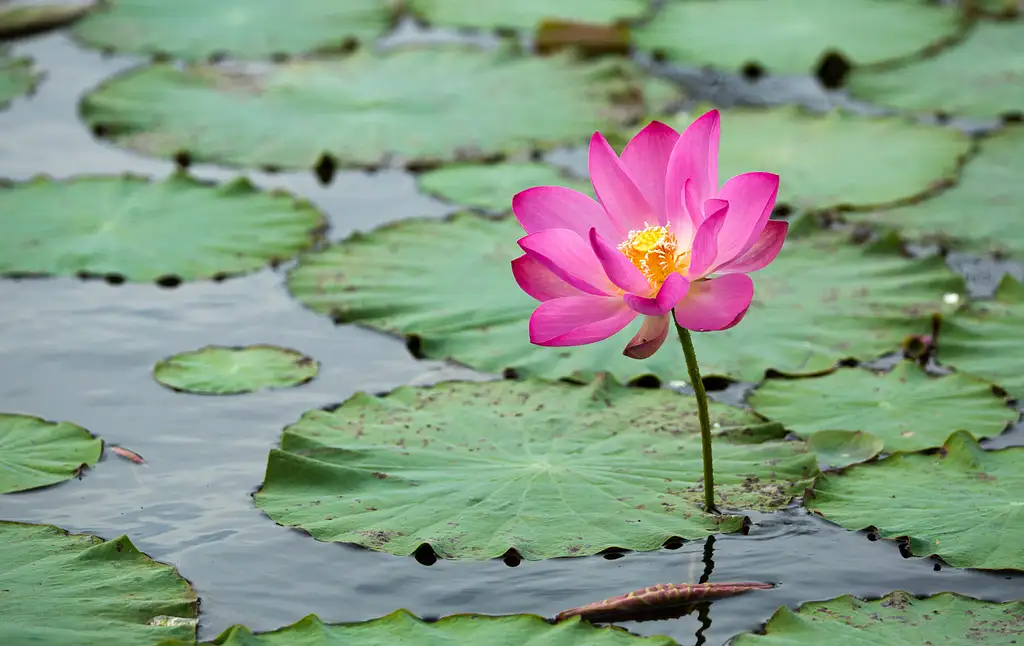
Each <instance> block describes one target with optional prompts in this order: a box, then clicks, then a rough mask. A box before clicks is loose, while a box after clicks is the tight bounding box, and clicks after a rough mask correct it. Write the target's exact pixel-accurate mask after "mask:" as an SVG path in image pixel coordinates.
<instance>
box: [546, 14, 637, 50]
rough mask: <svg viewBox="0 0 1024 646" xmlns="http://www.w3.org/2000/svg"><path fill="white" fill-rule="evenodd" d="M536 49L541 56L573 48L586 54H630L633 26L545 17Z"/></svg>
mask: <svg viewBox="0 0 1024 646" xmlns="http://www.w3.org/2000/svg"><path fill="white" fill-rule="evenodd" d="M533 48H534V51H535V52H537V53H538V54H540V55H541V56H546V55H548V54H551V53H554V52H557V51H559V50H561V49H565V48H573V49H575V50H576V51H578V52H580V53H581V54H582V55H584V56H588V57H589V56H608V55H618V56H629V53H630V49H631V43H630V37H629V26H628V25H624V24H616V25H592V24H589V23H585V22H571V21H564V20H545V21H543V22H541V23H540V25H539V26H538V27H537V34H536V36H535V37H534V40H533Z"/></svg>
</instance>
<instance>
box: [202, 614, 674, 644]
mask: <svg viewBox="0 0 1024 646" xmlns="http://www.w3.org/2000/svg"><path fill="white" fill-rule="evenodd" d="M210 643H211V644H217V645H218V646H292V645H295V644H302V645H303V646H334V645H336V644H344V645H345V646H378V645H379V644H451V645H452V646H459V645H460V644H472V645H473V646H476V645H478V644H495V645H499V644H500V645H502V646H504V645H506V644H507V645H509V646H511V645H512V644H517V645H518V644H524V645H525V644H529V646H633V645H635V646H675V644H676V642H675V641H673V640H671V639H669V638H668V637H662V636H660V635H658V636H654V637H638V636H636V635H631V634H630V633H628V632H626V631H625V630H623V629H621V628H616V627H611V626H609V627H604V628H598V627H597V626H594V625H593V624H590V623H587V622H584V621H580V620H578V619H575V620H570V621H564V622H560V623H558V624H557V625H551V624H550V623H548V621H547V620H545V619H543V618H541V617H538V616H536V615H506V616H503V617H491V616H487V615H470V614H465V615H449V616H447V617H442V618H441V619H439V620H437V621H423V620H422V619H420V618H418V617H416V616H414V615H412V614H410V613H409V612H408V611H407V610H396V611H395V612H392V613H391V614H390V615H385V616H384V617H379V618H377V619H371V620H370V621H362V622H359V623H351V624H325V623H323V622H322V621H320V618H319V617H317V616H316V615H309V616H307V617H305V618H303V619H301V620H299V621H297V622H295V623H294V624H291V625H290V626H285V627H284V628H281V629H279V630H275V631H272V632H267V633H256V634H254V633H252V632H251V631H250V630H249V629H248V628H246V627H244V626H232V627H231V628H228V629H227V630H226V631H224V632H223V633H222V634H221V635H220V636H219V637H217V638H216V639H215V640H213V641H212V642H210Z"/></svg>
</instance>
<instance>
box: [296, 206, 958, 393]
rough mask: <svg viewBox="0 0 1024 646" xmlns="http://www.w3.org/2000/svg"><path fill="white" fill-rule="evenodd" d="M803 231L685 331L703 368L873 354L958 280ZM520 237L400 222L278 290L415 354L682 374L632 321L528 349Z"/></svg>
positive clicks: (514, 230) (503, 224) (310, 265)
mask: <svg viewBox="0 0 1024 646" xmlns="http://www.w3.org/2000/svg"><path fill="white" fill-rule="evenodd" d="M813 228H814V226H813V224H812V223H811V222H809V221H807V220H803V221H802V224H798V225H796V226H794V227H791V228H790V234H789V236H788V239H787V240H786V246H785V248H784V249H783V250H782V253H781V254H780V255H779V257H778V259H777V260H776V261H775V262H773V263H772V264H771V265H770V266H769V267H768V268H766V269H765V270H763V271H759V272H757V273H755V274H752V278H753V279H754V283H755V285H756V288H757V291H756V293H755V296H754V304H753V305H752V306H751V308H750V311H749V312H748V314H747V316H746V318H745V319H744V321H743V323H742V324H741V325H738V326H736V327H735V328H732V329H730V330H727V331H725V332H716V333H714V334H696V335H694V344H695V345H696V347H697V355H698V356H699V357H700V361H701V369H702V371H703V372H704V374H705V375H722V376H728V377H732V378H735V379H741V380H746V381H760V380H761V379H762V378H763V377H764V373H765V370H767V369H769V368H774V369H776V370H778V371H781V372H785V373H797V374H808V373H816V372H821V371H823V370H828V369H830V368H831V367H832V366H833V365H834V364H835V363H836V362H837V361H838V360H840V359H842V358H844V357H856V358H859V359H865V360H869V359H873V358H875V357H877V356H880V355H882V354H884V353H886V352H890V351H892V350H894V349H895V348H897V347H898V346H899V344H900V342H901V341H902V340H903V339H904V338H905V337H907V336H908V335H910V334H923V333H925V332H927V331H929V330H931V327H932V313H933V312H935V311H937V310H938V309H940V308H942V307H944V306H943V305H942V295H943V294H945V293H947V292H954V291H962V290H963V289H964V287H963V282H962V280H961V279H960V278H958V277H956V276H955V275H954V274H953V273H952V272H951V271H950V270H949V269H948V268H947V267H946V265H945V263H944V261H943V260H942V259H941V258H928V259H921V260H908V259H905V258H903V257H901V255H900V253H899V244H898V241H896V240H895V239H893V238H891V237H890V238H886V239H884V240H882V241H881V242H879V243H877V244H875V245H872V246H854V245H850V244H846V240H845V238H844V237H843V236H841V235H839V234H835V233H823V232H813V231H812V229H813ZM522 235H523V230H522V228H521V227H520V226H519V224H518V223H517V222H515V220H513V219H511V218H507V219H500V220H495V219H494V218H484V217H480V216H477V215H473V214H459V215H456V216H454V217H452V218H450V219H449V220H447V221H438V220H435V219H422V220H408V221H404V222H400V223H396V224H394V225H391V226H386V227H383V228H380V229H377V230H376V231H373V232H371V233H369V234H360V235H356V236H353V237H352V238H350V239H349V240H347V241H345V242H342V243H340V244H338V245H334V246H332V247H328V248H326V249H324V250H323V251H319V252H316V253H312V254H308V255H306V256H305V257H304V258H303V260H301V261H300V263H299V265H298V266H297V267H296V268H294V269H293V270H292V271H291V272H290V273H289V275H288V288H289V290H290V291H291V293H292V294H293V295H294V296H295V297H296V298H297V299H299V300H300V301H301V302H302V303H303V304H304V305H306V306H307V307H310V308H311V309H313V310H315V311H318V312H321V313H324V314H330V315H331V316H334V317H335V319H336V320H338V321H344V322H349V323H361V324H363V325H368V326H371V327H374V328H377V329H380V330H386V331H389V332H395V333H400V334H404V335H414V336H415V338H416V346H417V348H418V350H419V352H420V353H421V354H423V355H424V356H426V357H429V358H435V359H443V358H451V359H454V360H456V361H459V362H460V363H463V364H465V365H468V366H470V367H472V368H475V369H477V370H483V371H487V372H494V373H497V372H501V371H502V370H503V369H505V368H514V369H515V370H516V371H518V372H519V373H521V374H523V375H532V376H539V377H544V378H560V377H566V376H575V377H577V378H580V379H587V378H589V377H591V376H593V374H594V373H596V372H601V371H610V372H612V373H613V374H614V375H615V376H616V378H618V379H619V380H620V381H629V380H632V379H635V378H636V377H639V376H642V375H648V374H653V375H655V376H657V377H658V378H659V379H661V380H663V381H671V380H674V379H679V378H680V377H682V376H683V375H684V374H685V372H686V368H685V366H686V364H685V361H684V359H683V353H682V351H681V350H680V348H679V344H677V343H666V344H665V346H664V347H663V348H662V349H661V350H659V351H658V353H657V354H655V355H654V356H653V357H652V358H651V359H649V360H646V361H636V360H634V359H629V358H626V357H624V356H622V349H623V348H624V347H625V346H626V342H627V341H629V339H630V338H631V337H632V335H633V334H634V333H635V328H636V327H637V326H639V322H636V323H634V324H633V325H632V326H628V327H627V328H626V330H624V331H622V332H620V333H619V334H618V335H616V336H614V337H612V338H611V339H609V340H608V341H603V342H601V343H595V344H592V345H588V346H581V347H578V348H543V347H539V346H534V345H531V344H530V341H529V335H528V332H527V319H528V318H529V316H530V313H531V312H532V311H533V309H534V308H535V307H536V306H537V303H536V301H534V300H533V299H532V298H530V297H529V296H527V295H525V294H524V293H523V292H522V290H520V289H519V287H518V286H517V285H516V283H515V281H514V279H513V278H512V272H511V270H510V268H509V261H511V260H512V259H513V258H515V257H516V256H518V255H520V254H521V253H522V252H521V251H520V250H519V249H518V247H517V246H516V240H518V239H519V238H520V237H522Z"/></svg>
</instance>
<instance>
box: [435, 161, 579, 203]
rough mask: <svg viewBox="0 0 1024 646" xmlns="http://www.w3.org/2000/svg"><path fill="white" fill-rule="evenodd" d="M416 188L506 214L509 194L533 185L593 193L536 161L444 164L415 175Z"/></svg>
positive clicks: (560, 172) (510, 201)
mask: <svg viewBox="0 0 1024 646" xmlns="http://www.w3.org/2000/svg"><path fill="white" fill-rule="evenodd" d="M418 182H419V185H420V189H421V190H423V191H424V192H426V193H429V194H431V195H435V196H437V197H439V198H441V199H443V200H446V201H448V202H452V203H455V204H461V205H463V206H468V207H472V208H475V209H480V210H482V211H488V212H490V213H507V212H509V211H510V210H512V196H513V195H515V194H516V193H518V192H519V191H523V190H526V189H528V188H531V187H533V186H566V187H569V188H574V189H576V190H577V191H580V192H581V193H587V194H591V195H592V194H593V192H594V191H593V189H592V188H591V186H590V182H588V181H587V180H585V179H580V178H575V177H571V176H568V175H567V174H566V173H564V172H562V171H560V170H558V169H557V168H555V167H553V166H550V165H548V164H543V163H540V162H524V163H504V164H488V165H484V166H481V165H472V164H465V165H459V166H448V167H446V168H440V169H438V170H434V171H429V172H427V173H423V174H422V175H420V176H419V178H418Z"/></svg>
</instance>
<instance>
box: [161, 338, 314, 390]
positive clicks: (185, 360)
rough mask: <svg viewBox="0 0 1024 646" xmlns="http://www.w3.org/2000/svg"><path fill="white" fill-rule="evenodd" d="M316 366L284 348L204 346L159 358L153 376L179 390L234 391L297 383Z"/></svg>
mask: <svg viewBox="0 0 1024 646" xmlns="http://www.w3.org/2000/svg"><path fill="white" fill-rule="evenodd" d="M319 368H320V364H319V363H318V362H317V361H316V360H314V359H312V358H311V357H307V356H305V355H303V354H302V353H301V352H297V351H295V350H289V349H288V348H279V347H275V346H270V345H251V346H247V347H221V346H206V347H205V348H201V349H199V350H194V351H192V352H184V353H182V354H177V355H174V356H173V357H170V358H168V359H164V360H163V361H160V362H159V363H157V364H156V367H155V368H153V377H154V379H156V380H157V381H158V382H159V383H160V384H162V385H164V386H167V387H168V388H170V389H172V390H177V391H180V392H187V393H195V394H200V395H237V394H241V393H248V392H252V391H255V390H261V389H264V388H288V387H291V386H298V385H300V384H304V383H307V382H309V381H311V380H312V379H313V378H314V377H315V376H316V374H317V372H318V370H319Z"/></svg>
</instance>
